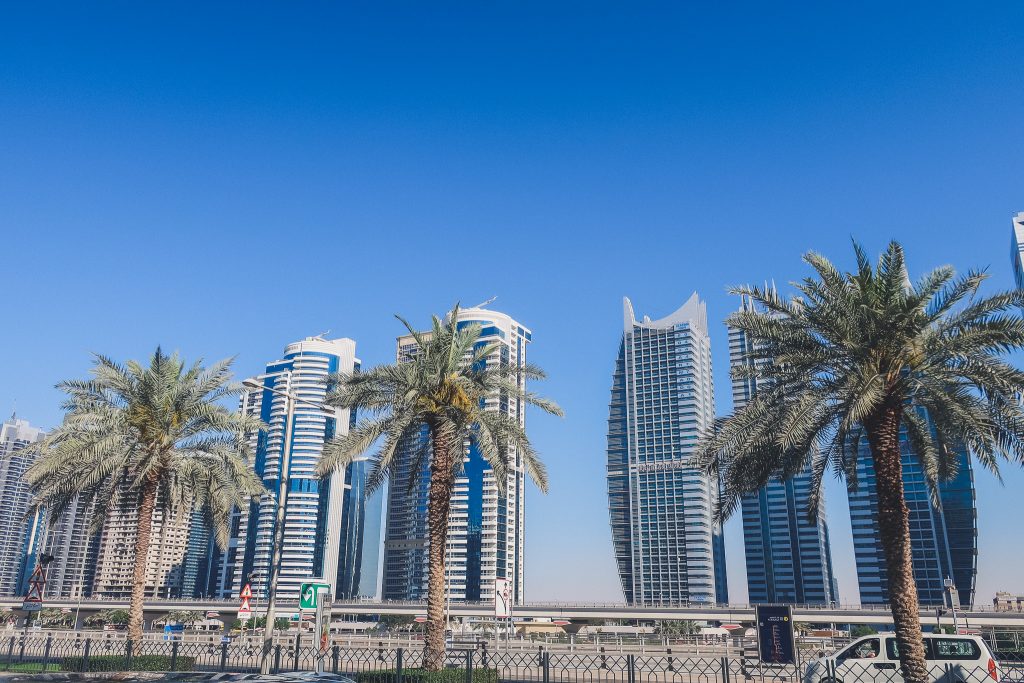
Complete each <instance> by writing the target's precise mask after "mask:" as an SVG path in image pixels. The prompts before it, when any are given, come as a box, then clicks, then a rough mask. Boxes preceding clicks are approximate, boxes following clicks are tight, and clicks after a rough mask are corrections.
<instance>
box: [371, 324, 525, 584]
mask: <svg viewBox="0 0 1024 683" xmlns="http://www.w3.org/2000/svg"><path fill="white" fill-rule="evenodd" d="M473 323H476V324H478V325H480V326H481V328H482V329H481V334H480V340H479V342H478V344H480V345H484V344H492V343H493V344H495V345H496V347H495V349H494V351H493V352H492V353H491V355H490V356H489V357H488V358H487V360H486V362H487V363H488V364H498V363H502V364H509V365H511V366H513V367H522V366H523V365H524V364H525V363H526V345H527V344H529V343H530V342H531V340H532V334H531V332H530V330H528V329H526V328H525V327H523V326H522V325H521V324H520V323H518V322H516V321H515V320H513V319H512V318H511V317H509V316H508V315H505V314H504V313H498V312H496V311H489V310H486V309H485V308H483V307H477V308H465V309H461V310H460V311H459V319H458V321H457V324H458V326H459V327H463V326H465V325H470V324H473ZM416 352H417V347H416V342H415V340H414V339H413V338H412V337H411V336H403V337H399V338H398V353H397V358H398V362H403V361H408V360H410V359H411V358H413V357H414V356H415V354H416ZM522 381H523V382H524V386H525V380H522ZM487 408H488V409H490V410H500V411H503V412H505V413H506V414H508V415H509V416H510V417H512V418H514V419H517V420H519V423H520V424H525V421H524V413H523V409H524V406H523V405H522V404H521V402H519V401H510V400H508V398H507V397H502V396H494V397H492V398H489V399H488V400H487ZM426 440H427V434H426V428H425V427H424V428H423V429H422V430H421V431H420V433H419V434H417V435H416V436H414V437H412V438H410V439H408V440H407V441H406V442H405V443H403V444H401V445H400V447H399V452H398V453H397V454H396V458H397V467H396V469H395V471H394V473H393V474H392V478H391V482H390V485H389V489H388V491H389V493H388V515H387V526H386V530H385V542H384V598H385V599H394V600H419V599H422V598H424V597H425V596H426V592H427V570H428V565H427V544H428V538H429V537H428V534H427V488H428V486H429V483H430V473H429V471H428V470H427V469H426V468H424V469H423V471H420V472H416V471H413V467H412V456H411V454H412V452H413V449H417V448H421V447H422V446H423V445H424V444H425V443H426ZM509 458H510V467H509V468H508V480H507V482H506V487H507V488H506V494H505V495H499V492H498V486H497V482H496V481H495V478H494V473H493V471H492V470H491V468H490V466H489V465H487V463H486V462H485V461H484V459H483V457H482V456H481V455H480V453H479V452H478V450H477V448H476V446H475V445H473V446H470V447H469V448H467V450H466V455H465V464H464V468H463V472H462V474H461V475H460V476H458V477H457V478H456V480H455V492H454V495H453V497H452V506H451V511H450V513H449V518H448V547H447V549H446V554H447V562H446V575H447V576H446V591H447V594H448V595H449V596H450V597H451V599H453V600H492V599H493V598H494V582H495V579H508V580H510V581H511V582H512V591H513V601H514V602H516V603H518V602H522V600H523V599H524V584H523V523H524V514H525V512H524V502H525V496H524V490H523V487H524V485H525V470H524V468H523V466H522V463H521V461H520V459H519V457H518V455H517V454H516V453H515V452H513V453H511V454H510V456H509ZM513 459H514V460H513ZM424 460H425V459H424Z"/></svg>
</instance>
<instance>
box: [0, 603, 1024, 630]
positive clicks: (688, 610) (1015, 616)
mask: <svg viewBox="0 0 1024 683" xmlns="http://www.w3.org/2000/svg"><path fill="white" fill-rule="evenodd" d="M21 604H22V599H21V598H0V609H2V608H7V609H13V610H16V611H17V610H20V608H21ZM43 604H44V607H47V608H57V609H70V610H72V611H74V612H76V613H78V614H79V619H80V620H82V619H84V618H86V617H87V616H89V615H91V614H94V613H96V612H98V611H101V610H108V609H127V608H128V600H127V599H124V600H116V599H115V600H90V599H87V600H82V601H79V600H77V599H69V598H44V601H43ZM238 604H239V603H238V601H237V600H214V599H189V600H177V599H159V598H152V599H148V600H146V607H145V612H146V619H147V621H149V620H152V619H157V618H159V617H160V616H162V615H165V614H167V613H168V612H171V611H175V610H194V611H200V612H209V611H216V612H219V613H221V616H222V617H229V618H230V617H233V615H234V613H235V612H236V611H237V609H238ZM252 607H253V612H254V613H255V614H257V615H260V614H263V613H264V609H265V608H264V605H263V604H262V601H261V600H254V601H253V605H252ZM297 610H298V604H297V603H295V602H287V601H285V602H281V601H279V602H278V613H279V614H281V615H282V616H287V615H290V614H292V613H294V612H296V611H297ZM331 610H332V613H333V614H334V616H341V615H351V616H353V617H356V616H359V615H384V614H390V615H405V616H416V615H423V614H426V604H425V603H422V602H392V601H368V600H356V601H351V600H340V601H335V602H334V603H333V604H332V606H331ZM450 612H451V615H452V616H453V617H460V618H461V617H470V618H473V617H475V618H487V617H490V616H493V614H494V607H493V605H492V604H490V603H465V602H453V603H452V604H451V607H450ZM513 613H514V615H515V617H516V618H522V619H539V620H547V619H564V620H567V621H571V622H601V621H606V620H610V619H625V620H643V621H674V620H692V621H710V622H719V623H744V622H753V620H754V608H753V607H752V606H750V605H661V606H652V605H647V606H639V605H625V604H621V603H620V604H616V603H525V604H522V605H518V606H516V607H515V609H514V610H513ZM921 616H922V621H923V622H924V623H925V624H934V623H935V612H934V610H932V609H930V608H924V609H922V614H921ZM958 617H959V620H960V624H961V625H964V624H967V625H968V626H970V627H972V628H1000V629H1005V628H1020V629H1024V612H997V611H994V610H993V609H992V608H991V607H988V608H987V609H986V608H974V609H969V610H961V611H959V612H958ZM793 618H794V620H795V621H798V622H808V623H836V624H865V625H874V626H883V625H886V624H891V623H892V616H891V615H890V613H889V610H888V608H887V607H886V606H883V605H872V606H843V605H840V606H836V607H821V606H806V605H795V606H794V607H793ZM941 623H943V624H948V625H952V615H950V614H946V615H945V616H944V617H943V618H942V620H941Z"/></svg>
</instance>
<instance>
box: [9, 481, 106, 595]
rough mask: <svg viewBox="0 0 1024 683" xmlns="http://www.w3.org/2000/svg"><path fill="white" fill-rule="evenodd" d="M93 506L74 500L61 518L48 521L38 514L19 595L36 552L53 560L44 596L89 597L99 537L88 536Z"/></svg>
mask: <svg viewBox="0 0 1024 683" xmlns="http://www.w3.org/2000/svg"><path fill="white" fill-rule="evenodd" d="M93 507H94V505H93V504H92V503H86V502H85V501H83V500H81V499H79V498H76V499H75V500H74V501H73V502H72V503H71V505H70V506H69V507H68V509H67V510H65V511H64V513H63V514H61V515H59V516H57V518H56V519H51V518H50V514H49V513H48V512H47V511H45V510H43V511H41V512H40V513H39V516H38V518H36V520H35V521H36V522H37V531H36V533H35V534H34V535H33V538H32V539H31V542H30V544H29V547H28V552H27V555H28V558H27V562H26V567H27V572H26V573H25V575H24V578H23V586H22V589H23V592H24V590H25V589H27V588H28V585H27V579H28V576H29V574H31V571H32V570H33V569H35V563H36V560H37V558H38V553H36V549H37V545H38V549H39V550H41V551H42V552H45V553H49V554H50V555H52V556H53V558H54V559H53V561H52V562H50V564H49V565H48V566H47V567H46V589H45V592H44V594H45V595H46V596H48V597H54V598H79V597H90V596H91V595H92V593H93V584H94V582H95V579H96V563H97V558H98V555H99V547H100V534H99V533H98V532H95V533H94V532H92V530H91V528H90V524H91V522H92V518H93V516H92V510H93Z"/></svg>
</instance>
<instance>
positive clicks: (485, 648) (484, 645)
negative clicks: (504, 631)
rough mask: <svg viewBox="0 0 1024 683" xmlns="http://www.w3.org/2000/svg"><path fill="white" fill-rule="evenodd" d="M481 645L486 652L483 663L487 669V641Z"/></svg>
mask: <svg viewBox="0 0 1024 683" xmlns="http://www.w3.org/2000/svg"><path fill="white" fill-rule="evenodd" d="M481 644H482V645H483V650H484V652H483V658H484V662H483V663H484V668H485V669H486V668H487V641H486V640H485V641H484V642H483V643H481Z"/></svg>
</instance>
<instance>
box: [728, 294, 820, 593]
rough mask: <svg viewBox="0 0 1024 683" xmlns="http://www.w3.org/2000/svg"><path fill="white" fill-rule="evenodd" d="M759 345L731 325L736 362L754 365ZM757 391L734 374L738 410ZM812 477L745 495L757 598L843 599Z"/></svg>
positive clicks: (752, 588)
mask: <svg viewBox="0 0 1024 683" xmlns="http://www.w3.org/2000/svg"><path fill="white" fill-rule="evenodd" d="M740 309H741V310H752V309H753V303H752V302H751V301H750V300H749V299H748V298H746V297H744V298H743V299H742V301H741V304H740ZM753 351H754V343H753V340H751V339H750V338H749V337H748V336H747V334H746V332H744V331H743V330H740V329H738V328H735V327H730V328H729V362H730V365H731V366H732V367H734V368H736V367H739V366H745V365H746V366H750V365H751V364H753V363H754V360H753V359H752V358H751V356H750V354H751V353H752V352H753ZM756 393H757V380H756V379H754V378H750V377H737V376H735V375H734V376H733V378H732V404H733V409H734V410H740V409H741V408H742V407H743V406H745V405H746V404H747V403H748V402H749V401H750V400H751V399H752V398H753V397H754V395H755V394H756ZM811 478H812V477H811V472H810V470H809V469H807V470H804V471H803V472H801V473H799V474H797V475H796V476H794V477H792V478H791V479H787V480H786V481H779V480H772V481H771V482H769V483H768V484H767V485H766V486H765V487H764V488H762V489H761V490H760V491H758V492H756V493H749V494H746V495H744V496H743V497H742V498H741V500H740V506H741V508H742V516H743V545H744V550H745V555H746V562H747V595H748V600H749V601H750V603H752V604H758V603H797V604H823V605H827V604H830V603H832V602H838V601H839V596H838V595H837V594H836V592H835V588H836V581H835V576H834V573H833V571H832V549H831V547H830V544H829V535H828V522H827V521H826V518H825V505H824V496H822V502H821V504H820V506H819V509H818V511H817V514H816V515H815V516H814V518H813V520H811V519H808V516H807V509H808V507H809V505H808V504H809V499H810V491H811Z"/></svg>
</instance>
